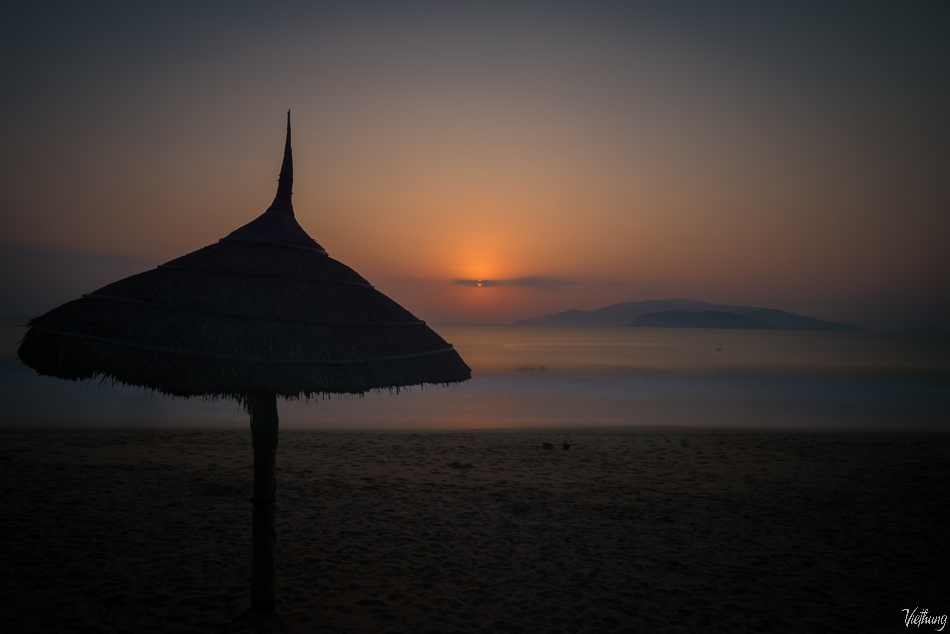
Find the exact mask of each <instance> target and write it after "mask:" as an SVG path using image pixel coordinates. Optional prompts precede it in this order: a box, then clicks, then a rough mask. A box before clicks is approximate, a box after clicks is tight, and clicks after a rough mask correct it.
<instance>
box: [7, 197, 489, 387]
mask: <svg viewBox="0 0 950 634" xmlns="http://www.w3.org/2000/svg"><path fill="white" fill-rule="evenodd" d="M270 213H273V212H270ZM29 325H30V328H29V330H28V331H27V334H26V336H25V337H24V340H23V343H22V345H21V346H20V351H19V355H20V359H21V360H22V361H23V362H24V363H26V364H27V365H29V366H30V367H32V368H34V369H35V370H37V371H38V372H40V373H41V374H48V375H53V376H57V377H60V378H64V379H74V380H77V379H89V378H93V377H96V376H99V375H102V376H106V377H111V378H114V379H115V380H117V381H119V382H122V383H126V384H129V385H136V386H141V387H147V388H151V389H155V390H158V391H160V392H163V393H166V394H173V395H176V396H195V395H211V396H220V397H231V398H237V399H238V400H242V401H243V400H244V395H245V394H246V393H248V392H249V391H251V390H253V389H263V390H268V391H274V392H276V393H277V394H279V395H281V396H285V397H300V396H307V397H310V396H314V395H316V394H321V393H356V394H359V393H363V392H366V391H369V390H373V389H378V388H393V387H399V386H407V385H419V384H425V383H437V384H446V383H452V382H457V381H464V380H466V379H468V378H470V376H471V372H470V370H469V368H468V366H466V365H465V363H464V362H463V361H462V359H461V358H460V357H459V355H458V353H457V352H455V351H453V350H451V347H450V346H449V345H448V344H447V343H446V342H445V341H444V340H443V339H442V338H441V337H440V336H439V335H438V334H436V333H435V332H433V331H432V329H430V328H429V327H428V326H426V325H425V324H424V323H423V322H420V321H419V320H418V319H416V318H415V317H414V316H413V315H412V314H411V313H410V312H409V311H407V310H405V309H404V308H402V307H401V306H399V305H398V304H396V303H395V302H394V301H392V300H391V299H389V298H388V297H386V296H385V295H383V294H382V293H380V292H379V291H377V290H375V289H374V288H372V287H371V286H370V285H369V284H368V283H367V282H366V280H364V279H363V278H362V277H360V276H359V275H358V274H357V273H356V272H355V271H353V270H352V269H350V268H349V267H347V266H345V265H343V264H341V263H340V262H337V261H336V260H334V259H332V258H330V257H329V256H326V255H323V254H321V253H319V252H317V251H315V250H311V249H300V248H293V247H290V248H288V247H281V246H276V245H273V244H268V243H254V242H239V241H234V240H223V241H221V242H219V243H217V244H213V245H211V246H208V247H205V248H203V249H200V250H198V251H195V252H194V253H191V254H188V255H186V256H183V257H181V258H178V259H176V260H172V261H171V262H169V263H167V264H165V265H162V266H160V267H158V268H156V269H153V270H151V271H146V272H144V273H140V274H138V275H133V276H132V277H129V278H126V279H123V280H120V281H118V282H115V283H113V284H109V285H108V286H106V287H104V288H101V289H99V290H98V291H96V292H95V293H91V294H90V295H87V296H84V297H83V298H82V299H78V300H75V301H72V302H69V303H67V304H64V305H63V306H60V307H59V308H56V309H55V310H53V311H50V312H49V313H47V314H45V315H43V316H42V317H38V318H36V319H33V320H31V321H30V324H29ZM65 333H69V334H65ZM410 355H420V356H410ZM387 357H403V358H395V359H386V358H387Z"/></svg>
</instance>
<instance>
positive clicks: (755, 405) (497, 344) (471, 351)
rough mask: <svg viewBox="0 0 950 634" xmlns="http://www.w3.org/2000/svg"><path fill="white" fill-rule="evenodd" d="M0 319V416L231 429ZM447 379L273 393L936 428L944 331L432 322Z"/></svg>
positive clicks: (429, 408)
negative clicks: (51, 366)
mask: <svg viewBox="0 0 950 634" xmlns="http://www.w3.org/2000/svg"><path fill="white" fill-rule="evenodd" d="M25 322H26V318H6V319H2V320H0V428H4V429H24V428H27V429H28V428H69V429H78V428H88V429H103V428H107V429H143V430H163V429H169V430H170V429H246V428H247V427H248V424H249V418H248V415H247V414H246V413H245V412H244V411H243V410H242V409H241V407H240V406H239V405H237V404H236V403H234V402H232V401H221V400H217V401H212V400H206V399H202V398H191V399H182V398H172V397H167V396H163V395H162V394H160V393H158V392H153V391H150V390H144V389H139V388H131V387H126V386H121V385H113V384H112V382H111V381H109V380H106V381H98V380H97V381H85V382H70V381H63V380H60V379H54V378H51V377H42V376H39V375H38V374H37V373H36V372H35V371H33V370H31V369H30V368H28V367H26V366H24V365H23V364H22V363H20V362H19V361H17V359H16V347H17V342H18V341H19V339H20V338H21V337H22V335H23V332H24V327H23V324H25ZM432 327H433V328H434V329H435V330H436V331H437V332H438V333H439V334H440V335H442V337H444V338H445V339H446V341H448V342H450V343H452V344H453V345H454V346H455V348H456V350H458V352H459V353H460V354H461V356H462V358H463V359H464V360H465V361H466V363H468V365H469V366H470V367H471V368H472V379H471V380H470V381H467V382H465V383H462V384H458V385H454V386H449V387H439V386H425V387H423V388H420V387H414V388H406V389H400V390H399V391H398V393H397V392H396V391H395V390H393V391H389V390H381V391H379V392H373V393H369V394H365V395H363V396H337V395H334V396H330V397H327V398H318V399H310V400H296V401H279V402H278V409H279V415H280V425H281V428H284V429H322V430H348V429H355V430H406V431H408V430H416V431H423V430H460V431H461V430H465V431H474V430H505V429H525V428H537V429H539V430H540V429H551V430H554V431H558V430H560V431H561V432H564V433H568V432H569V431H570V430H572V429H585V430H586V429H589V430H593V429H638V430H667V431H675V430H685V431H690V430H737V431H752V430H758V431H808V432H811V431H882V432H893V431H914V432H946V431H950V337H947V336H942V335H939V334H887V333H874V332H807V331H754V330H714V329H676V328H630V327H598V328H554V327H537V326H467V325H438V324H437V325H433V326H432Z"/></svg>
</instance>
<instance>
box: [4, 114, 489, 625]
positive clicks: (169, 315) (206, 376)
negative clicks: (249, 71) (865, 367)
mask: <svg viewBox="0 0 950 634" xmlns="http://www.w3.org/2000/svg"><path fill="white" fill-rule="evenodd" d="M292 186H293V158H292V156H291V149H290V113H289V112H288V113H287V142H286V145H285V148H284V161H283V164H282V165H281V169H280V179H279V184H278V186H277V195H276V196H275V197H274V202H273V203H272V204H271V206H270V207H269V208H268V209H267V211H265V212H264V213H263V214H261V215H260V216H259V217H257V218H256V219H255V220H252V221H251V222H249V223H247V224H246V225H244V226H243V227H241V228H240V229H236V230H235V231H232V232H231V233H230V234H228V235H227V236H225V237H224V238H222V239H221V240H219V241H218V242H217V243H215V244H212V245H210V246H207V247H205V248H203V249H199V250H197V251H195V252H193V253H189V254H188V255H185V256H182V257H180V258H177V259H175V260H172V261H170V262H167V263H166V264H163V265H161V266H159V267H157V268H155V269H153V270H150V271H146V272H144V273H139V274H138V275H133V276H131V277H127V278H125V279H123V280H120V281H118V282H115V283H113V284H109V285H108V286H105V287H103V288H101V289H99V290H98V291H96V292H94V293H90V294H88V295H83V297H82V298H81V299H77V300H75V301H72V302H69V303H67V304H63V305H62V306H60V307H58V308H55V309H53V310H51V311H50V312H48V313H46V314H45V315H43V316H41V317H37V318H35V319H32V320H31V321H30V323H29V328H28V330H27V332H26V335H25V336H24V338H23V341H22V343H21V345H20V348H19V358H20V360H21V361H23V363H25V364H26V365H28V366H30V367H31V368H33V369H34V370H36V371H37V372H39V373H40V374H44V375H50V376H55V377H59V378H63V379H69V380H86V379H93V378H96V377H104V378H111V379H114V380H115V381H118V382H120V383H124V384H127V385H134V386H139V387H144V388H149V389H152V390H156V391H158V392H161V393H163V394H170V395H173V396H184V397H190V396H204V397H212V398H227V399H234V400H237V401H239V402H240V403H242V404H244V405H245V406H246V407H247V409H248V411H249V412H250V415H251V436H252V441H253V447H254V497H253V498H252V502H253V580H252V583H251V594H252V597H253V603H254V607H256V608H257V609H260V610H272V609H273V608H274V576H273V569H274V560H273V557H274V542H275V535H274V528H273V527H274V496H275V492H276V487H277V484H276V477H275V458H276V450H277V397H278V396H282V397H284V398H301V397H306V398H310V397H315V396H318V395H324V394H363V393H365V392H368V391H370V390H379V389H392V388H396V389H397V390H398V388H400V387H404V386H410V385H421V384H443V385H445V384H450V383H457V382H460V381H465V380H467V379H469V378H471V370H470V369H469V368H468V366H467V365H465V363H464V362H463V361H462V359H461V357H460V356H459V355H458V353H457V352H455V350H454V349H453V348H452V346H450V345H449V344H447V343H446V342H445V340H443V339H442V338H441V337H440V336H439V335H438V334H436V333H435V332H434V331H432V329H430V328H429V327H428V326H426V325H425V322H422V321H419V320H418V319H416V318H415V317H414V316H413V315H412V314H411V313H410V312H409V311H407V310H406V309H404V308H402V307H401V306H399V305H398V304H397V303H396V302H394V301H392V300H391V299H389V298H388V297H386V296H385V295H383V294H382V293H381V292H379V291H377V290H376V289H375V288H374V287H373V286H372V285H371V284H370V283H369V282H367V281H366V280H365V279H363V278H362V277H360V275H359V274H357V273H356V272H355V271H354V270H353V269H351V268H349V267H347V266H345V265H344V264H341V263H340V262H337V261H336V260H334V259H333V258H331V257H329V256H328V255H327V252H326V251H325V250H324V249H323V247H321V246H320V245H319V244H317V242H316V241H315V240H313V238H311V237H310V236H309V235H307V233H306V232H305V231H304V230H303V228H302V227H301V226H300V225H299V224H298V223H297V219H296V218H295V217H294V210H293V206H292V204H291V190H292Z"/></svg>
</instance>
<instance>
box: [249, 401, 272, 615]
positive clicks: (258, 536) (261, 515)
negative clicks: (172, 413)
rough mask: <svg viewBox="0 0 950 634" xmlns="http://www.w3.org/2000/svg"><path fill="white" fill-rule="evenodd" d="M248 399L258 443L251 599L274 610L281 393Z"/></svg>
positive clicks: (258, 607) (255, 604)
mask: <svg viewBox="0 0 950 634" xmlns="http://www.w3.org/2000/svg"><path fill="white" fill-rule="evenodd" d="M248 400H249V404H250V410H251V439H252V442H253V445H254V497H253V498H251V503H252V504H253V505H254V507H253V520H252V521H253V524H252V526H253V535H252V542H251V543H252V548H251V552H252V573H251V575H252V576H251V601H252V607H253V608H254V609H255V610H259V611H261V612H273V611H274V607H275V606H276V598H275V592H274V546H275V544H276V542H277V536H276V534H275V533H274V498H275V496H276V493H277V475H276V472H275V465H276V461H277V395H276V394H275V393H274V392H254V393H253V394H251V396H250V398H249V399H248Z"/></svg>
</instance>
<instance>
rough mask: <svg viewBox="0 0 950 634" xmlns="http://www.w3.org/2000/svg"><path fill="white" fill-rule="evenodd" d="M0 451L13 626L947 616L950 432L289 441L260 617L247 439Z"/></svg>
mask: <svg viewBox="0 0 950 634" xmlns="http://www.w3.org/2000/svg"><path fill="white" fill-rule="evenodd" d="M563 440H570V441H571V442H572V444H573V446H572V447H571V449H570V450H569V451H563V450H562V449H560V447H559V446H558V447H557V448H556V449H554V450H551V451H545V450H543V449H541V448H540V444H541V442H542V441H550V442H555V443H560V442H562V441H563ZM0 443H2V444H0V486H2V491H3V498H2V499H3V512H2V514H0V529H2V546H0V555H2V568H3V571H2V582H3V586H2V589H0V591H2V596H0V607H2V615H0V631H3V632H45V631H50V632H58V631H61V632H73V631H75V632H246V631H273V632H281V631H289V632H380V633H383V632H403V633H404V634H414V633H420V634H422V633H427V632H485V633H492V632H745V631H754V632H768V631H776V632H836V631H837V632H878V631H880V632H905V631H911V630H913V631H934V630H935V629H936V628H934V627H929V626H927V627H921V628H916V627H911V628H910V630H908V628H906V627H905V626H904V613H903V612H902V609H903V608H914V607H919V608H920V609H924V608H927V609H928V610H930V613H931V614H947V613H948V612H950V592H948V589H950V551H948V544H947V537H948V536H950V513H948V506H950V505H948V500H950V478H948V474H950V438H948V437H947V436H930V437H922V436H880V435H879V436H857V435H781V434H758V435H757V434H714V433H703V434H690V433H678V434H676V433H669V434H666V433H649V434H647V433H632V432H631V433H618V432H611V433H590V432H587V433H570V434H568V433H564V432H550V433H542V432H535V431H532V432H525V433H517V432H511V433H423V434H419V435H414V434H413V435H410V434H408V433H383V434H379V433H319V432H284V433H283V434H282V437H281V443H282V444H281V447H280V450H279V452H278V466H279V467H280V471H279V474H278V478H279V490H278V509H277V513H278V522H277V535H278V569H277V582H278V593H279V594H278V611H277V613H276V615H274V616H273V617H270V618H265V619H257V618H255V617H254V616H253V615H247V614H243V613H244V611H245V608H246V607H247V606H248V604H249V601H250V593H249V590H248V583H249V575H250V525H251V522H250V513H251V510H250V504H249V503H248V502H247V497H248V495H249V491H250V486H249V485H250V478H251V450H250V434H249V433H239V432H203V433H193V432H165V433H155V432H93V431H90V432H49V431H47V432H0ZM380 457H385V458H388V460H389V462H386V463H379V462H377V458H380ZM450 463H458V464H457V466H458V465H468V464H471V468H457V466H456V467H452V466H449V464H450ZM242 614H243V615H242ZM945 631H950V630H945Z"/></svg>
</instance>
